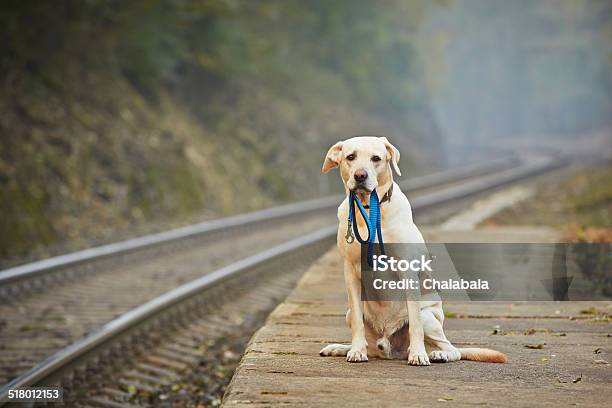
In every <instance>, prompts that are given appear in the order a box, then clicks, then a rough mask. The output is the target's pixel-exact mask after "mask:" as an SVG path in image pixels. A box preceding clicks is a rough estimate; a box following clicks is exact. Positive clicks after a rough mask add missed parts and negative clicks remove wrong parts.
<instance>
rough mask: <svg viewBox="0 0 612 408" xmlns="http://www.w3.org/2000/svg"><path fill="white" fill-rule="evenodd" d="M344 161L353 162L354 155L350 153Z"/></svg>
mask: <svg viewBox="0 0 612 408" xmlns="http://www.w3.org/2000/svg"><path fill="white" fill-rule="evenodd" d="M346 160H348V161H353V160H355V153H351V154H349V155H348V156H346Z"/></svg>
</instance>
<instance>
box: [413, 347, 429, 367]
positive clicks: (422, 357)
mask: <svg viewBox="0 0 612 408" xmlns="http://www.w3.org/2000/svg"><path fill="white" fill-rule="evenodd" d="M408 364H410V365H417V366H424V365H429V357H427V353H426V352H425V349H424V348H422V349H417V350H412V349H410V350H408Z"/></svg>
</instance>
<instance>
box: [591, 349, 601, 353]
mask: <svg viewBox="0 0 612 408" xmlns="http://www.w3.org/2000/svg"><path fill="white" fill-rule="evenodd" d="M593 353H595V354H601V347H597V348H596V349H595V350H593Z"/></svg>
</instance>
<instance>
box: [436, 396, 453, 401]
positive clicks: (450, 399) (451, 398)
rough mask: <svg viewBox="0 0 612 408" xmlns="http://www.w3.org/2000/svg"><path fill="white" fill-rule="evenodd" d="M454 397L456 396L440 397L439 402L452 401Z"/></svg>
mask: <svg viewBox="0 0 612 408" xmlns="http://www.w3.org/2000/svg"><path fill="white" fill-rule="evenodd" d="M454 399H455V398H453V397H442V398H438V401H439V402H448V401H452V400H454Z"/></svg>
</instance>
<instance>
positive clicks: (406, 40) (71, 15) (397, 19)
mask: <svg viewBox="0 0 612 408" xmlns="http://www.w3.org/2000/svg"><path fill="white" fill-rule="evenodd" d="M429 8H431V6H430V3H429V2H428V1H418V0H410V1H400V0H389V1H386V2H385V7H381V6H380V5H379V4H377V3H376V2H371V1H366V0H358V1H348V0H347V1H325V0H314V1H299V0H287V1H284V0H268V1H249V0H216V1H213V0H179V1H170V0H142V1H121V0H87V1H83V0H62V1H57V2H56V1H47V2H44V1H36V0H23V1H16V0H7V1H4V2H1V3H0V43H2V44H3V46H4V49H3V50H2V53H1V54H0V58H1V59H0V76H1V77H2V79H3V81H2V82H1V83H0V95H1V96H0V133H1V134H2V138H3V143H2V149H1V150H0V182H1V183H0V193H1V194H2V200H1V202H2V209H3V213H4V214H7V215H8V216H7V217H2V219H1V220H0V246H1V248H2V250H1V251H0V256H3V257H7V256H13V255H18V256H21V255H24V254H30V255H31V254H33V253H36V251H37V250H40V252H39V254H46V253H47V252H46V251H47V248H48V247H49V246H54V245H55V246H57V245H59V247H57V248H55V249H54V251H65V250H66V249H73V248H74V247H75V246H68V247H65V246H63V245H64V244H66V243H74V242H77V244H76V247H79V246H84V245H85V246H86V245H90V243H91V242H92V241H93V242H99V241H104V240H107V239H115V237H116V235H117V234H116V232H117V231H128V232H127V235H130V234H134V232H131V231H132V229H133V228H135V227H137V226H139V225H142V224H144V223H151V222H157V221H159V220H166V219H171V220H178V222H179V223H180V221H181V220H184V219H186V217H187V216H188V215H189V214H194V213H199V212H200V211H201V210H202V209H207V210H209V214H212V215H214V216H220V215H224V214H229V213H234V212H238V211H245V210H251V209H256V208H261V207H263V206H269V205H272V204H274V203H279V202H285V201H291V200H300V199H306V198H309V197H315V196H320V195H322V194H328V193H330V192H332V191H338V189H339V187H340V186H339V185H338V183H337V181H336V180H333V181H332V179H331V178H323V176H321V175H320V164H321V160H322V157H321V156H322V154H323V152H324V151H326V149H327V148H328V146H329V145H330V144H331V143H333V142H334V141H336V140H338V139H341V138H345V137H349V136H351V135H355V134H363V133H373V134H385V135H387V136H390V137H391V138H394V141H395V142H396V143H397V144H398V145H399V146H400V148H401V147H410V149H405V151H406V154H405V155H404V156H403V157H404V159H403V165H402V167H403V170H404V171H407V172H408V174H410V173H409V171H410V169H411V168H412V167H414V166H415V163H414V162H412V161H411V160H410V154H409V153H407V152H408V151H412V150H414V149H413V148H412V147H413V145H415V144H416V143H417V142H418V143H419V146H420V148H421V149H422V150H421V152H422V151H424V150H427V149H429V151H433V152H435V151H436V149H438V145H439V143H438V142H439V135H438V134H436V133H435V132H430V130H431V129H434V128H435V127H434V126H432V124H431V122H432V118H431V116H427V115H423V112H424V111H425V110H426V105H427V95H426V92H425V91H424V89H423V85H422V84H423V83H424V81H423V77H424V73H423V72H422V67H421V64H420V58H419V50H418V49H417V47H416V45H415V42H414V33H415V31H416V29H417V27H418V25H419V24H420V22H421V20H422V17H423V15H424V13H425V12H426V11H427V9H429ZM408 135H410V136H408ZM120 235H121V234H120ZM70 245H72V244H70Z"/></svg>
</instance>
